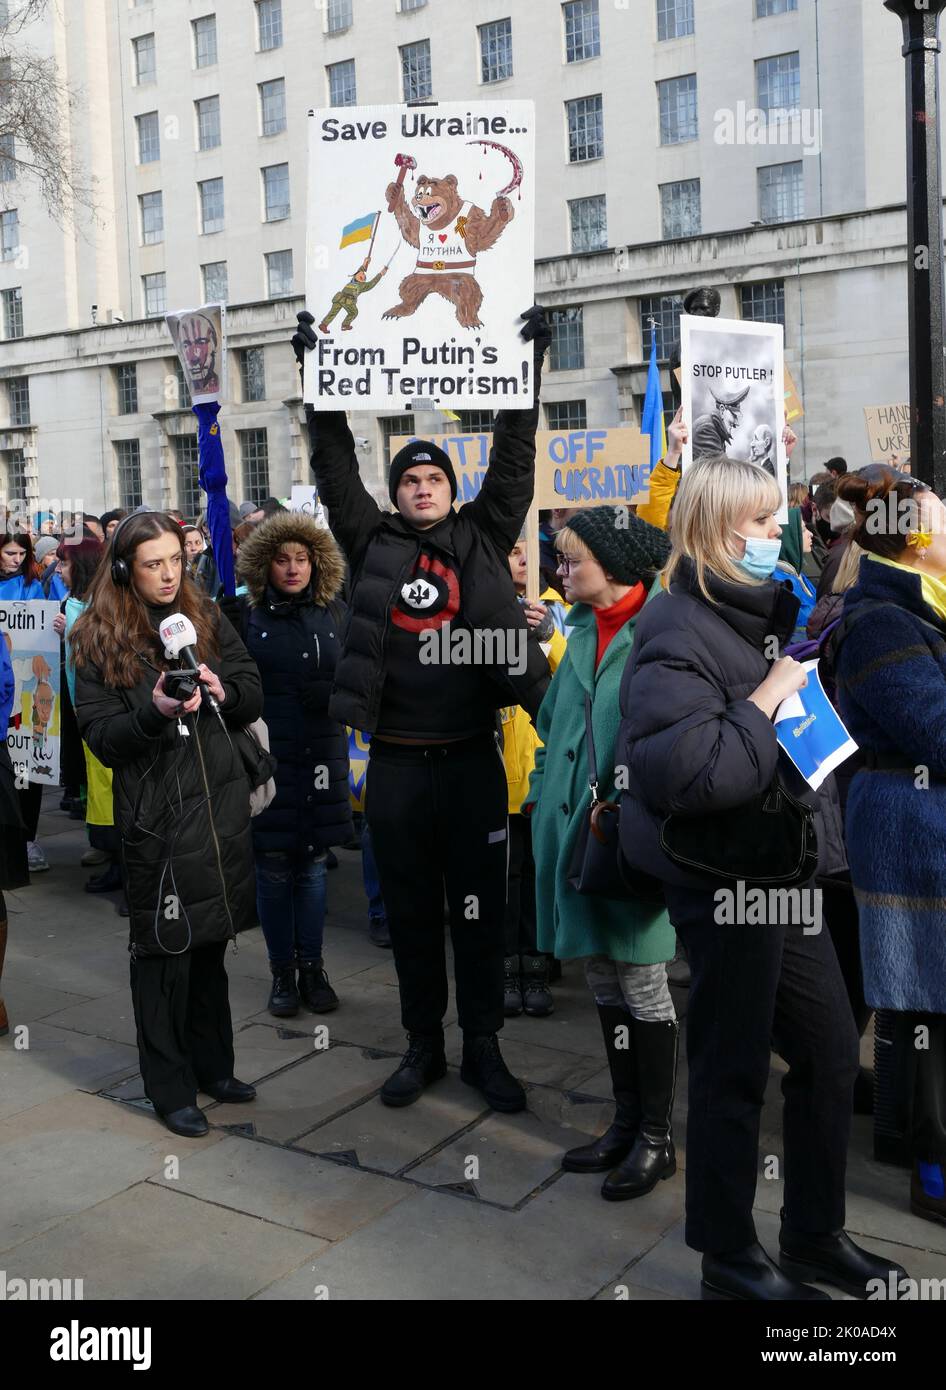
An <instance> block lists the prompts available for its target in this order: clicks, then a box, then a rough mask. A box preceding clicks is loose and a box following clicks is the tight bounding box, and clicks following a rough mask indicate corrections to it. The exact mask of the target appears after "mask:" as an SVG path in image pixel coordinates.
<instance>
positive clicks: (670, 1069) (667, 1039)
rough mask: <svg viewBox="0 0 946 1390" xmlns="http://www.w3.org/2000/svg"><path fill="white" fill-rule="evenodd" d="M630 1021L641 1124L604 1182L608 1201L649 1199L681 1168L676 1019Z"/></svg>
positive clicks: (604, 1193) (603, 1193)
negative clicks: (675, 1128)
mask: <svg viewBox="0 0 946 1390" xmlns="http://www.w3.org/2000/svg"><path fill="white" fill-rule="evenodd" d="M630 1022H631V1030H632V1032H633V1034H634V1050H635V1053H636V1061H637V1087H638V1091H639V1094H640V1098H641V1124H640V1129H639V1131H638V1134H637V1138H636V1139H635V1140H634V1147H633V1148H632V1149H631V1151H630V1153H629V1154H628V1155H627V1157H626V1158H625V1159H623V1160H622V1162H621V1163H619V1164H618V1166H617V1168H615V1170H614V1172H613V1173H609V1174H608V1176H607V1177H606V1178H605V1180H604V1183H603V1185H602V1188H601V1195H602V1197H604V1198H605V1200H606V1201H608V1202H624V1201H627V1200H628V1199H629V1198H631V1197H644V1196H646V1194H647V1193H648V1192H652V1191H653V1189H654V1188H655V1187H656V1186H657V1183H658V1182H660V1180H661V1179H662V1178H672V1177H673V1175H674V1173H675V1172H676V1171H677V1157H676V1154H675V1152H674V1148H673V1139H672V1138H671V1137H670V1122H671V1114H672V1112H673V1092H674V1086H675V1084H676V1079H677V1037H678V1034H679V1028H678V1026H677V1022H676V1020H673V1022H671V1023H641V1021H640V1020H639V1019H636V1018H631V1020H630Z"/></svg>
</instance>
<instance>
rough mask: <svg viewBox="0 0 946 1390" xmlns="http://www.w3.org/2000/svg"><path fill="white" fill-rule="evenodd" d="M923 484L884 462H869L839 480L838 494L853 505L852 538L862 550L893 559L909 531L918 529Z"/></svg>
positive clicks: (898, 552) (904, 542)
mask: <svg viewBox="0 0 946 1390" xmlns="http://www.w3.org/2000/svg"><path fill="white" fill-rule="evenodd" d="M926 490H927V488H926V484H925V483H922V482H921V481H920V480H919V478H914V477H913V476H912V475H911V474H909V473H901V472H900V470H899V469H898V468H891V467H890V466H889V464H885V463H870V464H868V465H867V467H866V468H860V469H858V471H857V472H856V473H846V474H845V475H844V476H843V477H841V478H839V479H838V493H837V495H838V496H839V497H840V498H841V499H842V500H843V501H845V502H848V503H850V505H851V506H852V507H853V508H854V523H855V524H854V528H853V530H852V531H851V536H852V538H853V540H855V541H856V542H857V544H858V545H859V546H860V547H861V549H862V550H866V551H868V553H869V554H871V555H879V556H880V557H881V558H882V559H886V560H896V559H898V558H899V557H900V556H901V555H902V554H903V552H904V550H906V548H907V543H908V541H907V538H908V536H909V534H910V532H911V531H917V530H919V529H920V507H919V500H918V494H919V493H921V492H925V491H926Z"/></svg>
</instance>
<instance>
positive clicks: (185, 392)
mask: <svg viewBox="0 0 946 1390" xmlns="http://www.w3.org/2000/svg"><path fill="white" fill-rule="evenodd" d="M171 366H172V368H173V370H174V376H175V379H176V381H177V408H178V410H188V409H189V408H190V403H191V388H190V382H189V381H188V380H187V377H186V376H185V374H184V368H183V367H182V366H181V359H180V358H179V357H175V358H174V361H173V362H172V363H171Z"/></svg>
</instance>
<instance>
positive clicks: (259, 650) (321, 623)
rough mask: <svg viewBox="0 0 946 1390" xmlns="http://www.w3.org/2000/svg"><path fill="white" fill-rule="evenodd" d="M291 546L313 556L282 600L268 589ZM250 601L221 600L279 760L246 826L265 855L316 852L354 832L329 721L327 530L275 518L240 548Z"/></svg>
mask: <svg viewBox="0 0 946 1390" xmlns="http://www.w3.org/2000/svg"><path fill="white" fill-rule="evenodd" d="M290 541H294V542H297V543H298V544H299V545H302V546H305V547H306V549H307V550H308V551H309V553H310V555H311V556H312V558H313V566H312V583H311V585H310V587H309V590H308V592H306V593H305V594H300V595H299V596H298V597H292V598H287V597H286V596H285V595H284V594H281V593H279V592H278V591H277V590H275V589H273V588H272V586H271V585H270V584H269V571H270V566H271V564H272V562H273V559H274V558H275V556H276V554H277V553H278V551H279V549H280V547H281V546H283V545H286V544H287V543H288V542H290ZM237 568H238V572H239V576H240V578H241V579H242V580H243V581H244V583H245V584H246V587H247V589H248V591H249V598H248V599H237V600H232V599H230V600H226V601H225V603H224V607H225V610H226V611H227V613H228V616H230V617H231V620H232V621H234V622H235V623H236V624H237V625H238V630H239V631H240V632H241V635H242V637H243V640H244V642H245V643H246V646H247V650H248V651H249V653H250V655H251V656H252V657H253V658H254V660H255V661H256V664H257V666H258V667H259V672H260V676H261V678H262V682H263V718H264V719H265V720H266V724H267V727H268V729H269V745H270V751H271V752H272V753H273V755H274V756H275V757H276V759H277V760H278V763H279V768H278V770H277V772H276V797H275V800H274V801H273V802H272V803H271V804H270V805H269V806H268V807H267V808H266V810H265V811H263V812H262V813H261V814H260V815H258V816H257V817H256V818H255V819H254V821H253V844H254V847H255V848H256V849H257V850H261V851H263V852H274V851H282V852H284V853H289V854H297V853H298V854H313V853H318V852H320V851H321V850H323V849H328V848H329V846H330V845H340V844H344V843H345V841H346V840H350V839H351V836H352V821H351V807H350V802H349V799H348V734H347V731H346V729H345V727H344V725H342V724H340V723H339V722H338V720H336V719H330V718H329V715H328V702H329V695H330V693H331V689H332V681H333V678H334V676H335V665H336V662H337V660H338V656H339V653H340V652H341V624H342V623H343V622H344V618H345V612H346V609H345V606H344V604H343V603H341V602H340V601H339V600H338V598H337V595H338V593H339V590H340V589H341V587H342V581H343V579H344V575H345V564H344V561H343V559H342V554H341V551H340V550H339V548H338V546H337V545H336V544H335V542H334V540H333V539H332V536H331V534H330V533H329V532H328V531H325V530H323V529H322V528H321V527H319V526H317V525H316V524H315V522H314V521H313V520H312V518H311V517H308V516H304V515H302V514H301V513H298V512H279V513H277V514H276V515H274V516H273V517H271V518H270V520H269V521H264V522H263V523H262V524H261V525H260V526H258V527H257V528H256V530H255V531H254V532H253V534H252V535H251V536H248V537H247V539H246V540H245V541H244V542H243V544H242V545H241V547H240V552H239V556H238V560H237Z"/></svg>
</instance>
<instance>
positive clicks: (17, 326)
mask: <svg viewBox="0 0 946 1390" xmlns="http://www.w3.org/2000/svg"><path fill="white" fill-rule="evenodd" d="M0 303H2V306H3V336H4V337H5V338H22V337H23V290H22V288H20V287H19V286H18V287H17V288H16V289H14V290H2V291H0Z"/></svg>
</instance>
